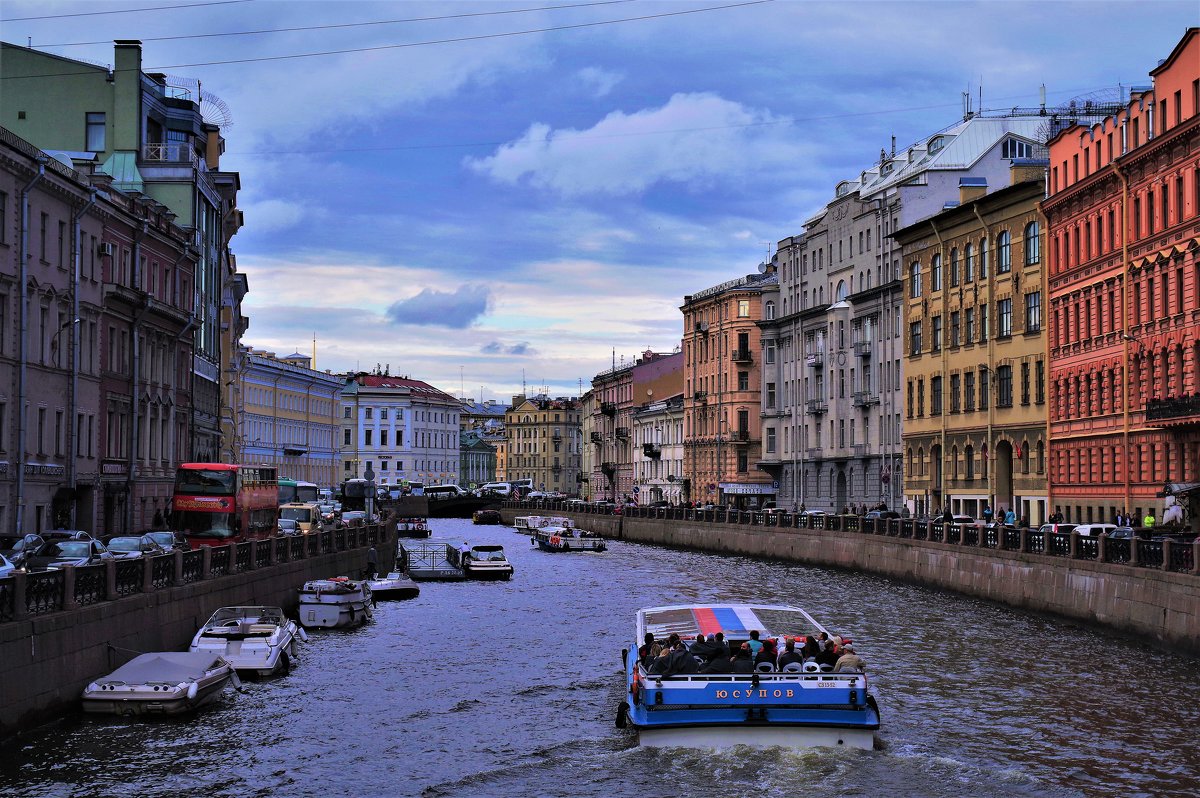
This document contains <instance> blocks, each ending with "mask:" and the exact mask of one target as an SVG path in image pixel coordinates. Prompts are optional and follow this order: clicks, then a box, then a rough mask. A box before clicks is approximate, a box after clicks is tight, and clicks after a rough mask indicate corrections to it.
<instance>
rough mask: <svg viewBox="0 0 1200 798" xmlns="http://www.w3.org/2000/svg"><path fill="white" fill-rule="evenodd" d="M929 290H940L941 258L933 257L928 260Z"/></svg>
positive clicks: (939, 256)
mask: <svg viewBox="0 0 1200 798" xmlns="http://www.w3.org/2000/svg"><path fill="white" fill-rule="evenodd" d="M929 290H930V291H941V290H942V256H941V255H934V256H933V257H932V258H931V259H930V260H929Z"/></svg>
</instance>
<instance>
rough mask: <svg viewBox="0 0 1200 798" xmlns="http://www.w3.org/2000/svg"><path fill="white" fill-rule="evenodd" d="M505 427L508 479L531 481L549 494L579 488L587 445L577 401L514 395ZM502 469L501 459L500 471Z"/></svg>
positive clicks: (507, 413)
mask: <svg viewBox="0 0 1200 798" xmlns="http://www.w3.org/2000/svg"><path fill="white" fill-rule="evenodd" d="M504 429H505V438H506V441H507V451H506V460H507V462H506V470H505V472H504V473H505V477H504V478H506V479H507V480H508V481H509V482H513V481H516V480H520V479H528V480H531V481H532V484H533V489H534V490H539V491H546V492H548V493H549V492H554V491H556V492H558V493H563V494H574V493H576V492H577V491H578V489H579V463H580V455H581V451H580V450H581V449H582V445H583V444H582V432H581V431H580V418H579V402H578V401H577V400H575V399H568V398H558V399H550V398H549V397H546V396H533V397H525V396H514V397H513V404H512V407H510V408H509V409H508V412H506V413H505V414H504ZM498 460H499V457H497V461H498ZM499 469H500V466H499V462H497V465H496V470H497V472H499ZM500 478H501V477H499V476H498V477H497V479H500Z"/></svg>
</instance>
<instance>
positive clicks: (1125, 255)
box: [1112, 161, 1133, 515]
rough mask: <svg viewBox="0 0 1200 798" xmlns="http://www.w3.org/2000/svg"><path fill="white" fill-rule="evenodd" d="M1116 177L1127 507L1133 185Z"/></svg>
mask: <svg viewBox="0 0 1200 798" xmlns="http://www.w3.org/2000/svg"><path fill="white" fill-rule="evenodd" d="M1112 167H1113V174H1115V175H1116V176H1117V179H1118V180H1119V181H1121V390H1122V393H1123V396H1122V399H1121V450H1122V451H1123V452H1124V453H1125V458H1126V459H1125V467H1124V468H1123V469H1122V470H1123V471H1124V472H1125V507H1124V508H1123V509H1124V512H1125V514H1126V515H1128V514H1129V505H1130V504H1132V503H1133V485H1132V480H1131V476H1130V470H1131V469H1130V460H1129V380H1130V374H1129V344H1130V343H1131V342H1132V341H1133V335H1132V334H1130V332H1129V280H1130V274H1129V181H1128V180H1127V179H1126V177H1125V175H1124V174H1123V173H1122V172H1121V166H1120V164H1118V163H1117V162H1116V161H1113V164H1112Z"/></svg>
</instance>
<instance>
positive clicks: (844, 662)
mask: <svg viewBox="0 0 1200 798" xmlns="http://www.w3.org/2000/svg"><path fill="white" fill-rule="evenodd" d="M866 669H867V663H866V662H864V661H863V658H862V657H860V656H858V655H857V654H855V653H854V646H852V645H850V644H849V643H847V644H846V645H844V646H842V656H840V657H838V661H837V664H835V665H834V666H833V672H834V673H845V672H846V671H858V672H860V673H861V672H862V671H865V670H866Z"/></svg>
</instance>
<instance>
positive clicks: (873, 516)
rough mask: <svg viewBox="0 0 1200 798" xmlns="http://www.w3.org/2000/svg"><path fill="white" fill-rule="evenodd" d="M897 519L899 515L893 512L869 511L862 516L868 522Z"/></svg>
mask: <svg viewBox="0 0 1200 798" xmlns="http://www.w3.org/2000/svg"><path fill="white" fill-rule="evenodd" d="M899 517H900V513H898V512H896V511H895V510H871V511H869V512H868V513H867V514H866V515H864V516H863V518H865V519H868V520H877V519H880V520H881V519H887V518H899Z"/></svg>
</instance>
